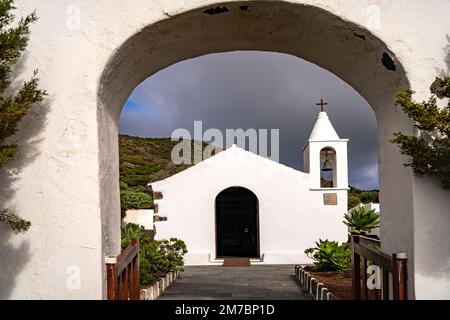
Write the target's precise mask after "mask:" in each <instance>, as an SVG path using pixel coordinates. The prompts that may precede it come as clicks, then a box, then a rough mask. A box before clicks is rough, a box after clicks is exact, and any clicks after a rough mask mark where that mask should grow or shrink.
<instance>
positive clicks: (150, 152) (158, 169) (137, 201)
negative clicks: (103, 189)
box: [119, 135, 207, 215]
mask: <svg viewBox="0 0 450 320" xmlns="http://www.w3.org/2000/svg"><path fill="white" fill-rule="evenodd" d="M178 143H179V142H178V141H172V140H171V139H170V138H140V137H132V136H127V135H119V168H120V194H121V206H122V215H123V214H124V213H125V211H126V210H127V209H146V208H151V206H152V205H153V199H152V195H151V193H150V190H149V189H148V187H147V184H148V183H150V182H154V181H159V180H163V179H165V178H168V177H170V176H172V175H174V174H176V173H178V172H181V171H183V170H185V169H187V168H189V167H190V166H192V165H187V164H182V165H175V164H173V162H172V160H171V152H172V149H173V147H175V146H176V145H177V144H178ZM191 146H192V147H193V146H194V141H191ZM206 146H207V144H206V143H203V148H205V147H206ZM192 162H193V161H192Z"/></svg>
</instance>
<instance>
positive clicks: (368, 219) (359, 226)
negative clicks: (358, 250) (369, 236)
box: [343, 207, 380, 233]
mask: <svg viewBox="0 0 450 320" xmlns="http://www.w3.org/2000/svg"><path fill="white" fill-rule="evenodd" d="M344 219H345V220H344V221H343V222H344V224H345V225H346V226H348V227H350V229H351V232H352V233H361V232H369V231H371V230H372V229H374V228H377V227H378V226H379V225H380V214H379V213H376V212H375V210H374V209H372V210H366V209H365V208H364V207H359V208H355V209H353V210H351V211H350V213H346V214H345V215H344Z"/></svg>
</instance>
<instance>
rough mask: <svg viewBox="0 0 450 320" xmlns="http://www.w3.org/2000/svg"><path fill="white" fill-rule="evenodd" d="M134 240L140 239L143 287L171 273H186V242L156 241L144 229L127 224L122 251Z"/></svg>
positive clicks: (140, 267)
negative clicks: (184, 267)
mask: <svg viewBox="0 0 450 320" xmlns="http://www.w3.org/2000/svg"><path fill="white" fill-rule="evenodd" d="M133 238H138V239H139V270H140V274H139V276H140V281H141V285H150V284H153V283H155V282H156V281H157V280H158V279H159V278H161V277H163V276H164V275H165V274H166V273H168V272H170V271H184V269H183V266H184V258H183V257H184V255H185V254H186V253H187V249H186V244H185V243H184V241H182V240H179V239H176V238H170V240H163V241H156V240H153V239H151V238H150V237H149V236H147V235H145V234H144V233H143V227H141V226H139V225H136V224H131V223H130V224H127V225H126V226H125V227H124V228H123V229H122V249H125V248H126V247H128V246H129V245H130V244H131V240H132V239H133Z"/></svg>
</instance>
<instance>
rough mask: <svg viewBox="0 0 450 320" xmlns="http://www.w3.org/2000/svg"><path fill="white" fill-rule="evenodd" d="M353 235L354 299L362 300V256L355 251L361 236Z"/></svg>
mask: <svg viewBox="0 0 450 320" xmlns="http://www.w3.org/2000/svg"><path fill="white" fill-rule="evenodd" d="M351 237H352V299H353V300H361V257H360V255H359V254H358V253H356V251H355V246H354V244H355V243H359V238H358V237H355V236H354V235H352V236H351Z"/></svg>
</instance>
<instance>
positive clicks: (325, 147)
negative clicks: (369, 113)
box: [303, 99, 348, 189]
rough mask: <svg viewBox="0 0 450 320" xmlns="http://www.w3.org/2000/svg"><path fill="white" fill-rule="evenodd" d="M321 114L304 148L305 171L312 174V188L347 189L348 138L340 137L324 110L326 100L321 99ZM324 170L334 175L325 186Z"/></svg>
mask: <svg viewBox="0 0 450 320" xmlns="http://www.w3.org/2000/svg"><path fill="white" fill-rule="evenodd" d="M317 105H319V106H320V110H321V111H320V112H319V116H318V118H317V121H316V123H315V125H314V127H313V129H312V132H311V135H310V136H309V139H308V142H307V143H306V145H305V147H304V148H303V160H304V161H303V162H304V172H306V173H309V174H310V175H311V179H312V181H311V188H312V189H328V188H334V189H347V188H348V164H347V142H348V139H340V138H339V136H338V134H337V132H336V130H335V129H334V128H333V125H332V124H331V122H330V119H329V118H328V115H327V113H326V112H325V111H324V107H325V106H326V105H327V103H326V102H324V101H323V99H322V100H320V103H318V104H317ZM323 172H325V173H326V172H328V173H329V174H330V176H332V179H331V180H332V184H331V185H330V186H323V185H322V183H321V177H322V174H321V173H323Z"/></svg>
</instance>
